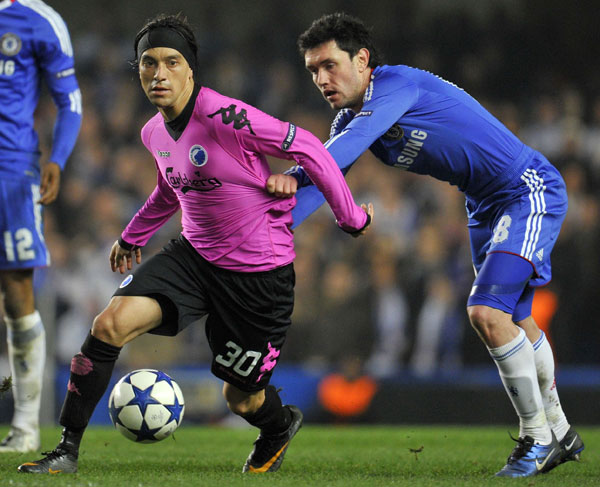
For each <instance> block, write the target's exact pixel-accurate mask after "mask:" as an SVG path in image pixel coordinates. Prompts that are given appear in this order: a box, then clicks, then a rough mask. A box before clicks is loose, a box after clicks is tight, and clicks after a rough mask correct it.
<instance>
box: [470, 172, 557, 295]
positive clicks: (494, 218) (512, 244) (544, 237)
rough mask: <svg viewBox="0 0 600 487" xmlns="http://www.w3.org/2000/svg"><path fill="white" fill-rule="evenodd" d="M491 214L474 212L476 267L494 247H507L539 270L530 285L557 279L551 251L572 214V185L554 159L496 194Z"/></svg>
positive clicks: (472, 232) (497, 249)
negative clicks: (569, 201) (569, 202)
mask: <svg viewBox="0 0 600 487" xmlns="http://www.w3.org/2000/svg"><path fill="white" fill-rule="evenodd" d="M495 198H496V199H495V202H494V205H493V207H491V209H492V210H493V211H487V212H486V216H488V217H487V218H478V216H480V215H478V214H472V215H470V216H469V224H468V227H469V238H470V240H471V254H472V257H473V266H474V267H475V270H476V272H479V270H480V269H481V266H482V265H483V262H484V261H485V258H486V256H487V255H488V254H489V253H491V252H507V253H510V254H514V255H518V256H520V257H522V258H524V259H525V260H527V261H528V262H529V263H530V264H531V265H532V266H533V271H534V274H533V276H532V279H531V281H530V282H529V285H530V286H533V287H537V286H542V285H544V284H547V283H548V282H549V281H550V279H551V278H552V270H551V265H550V254H551V252H552V249H553V247H554V244H555V243H556V238H557V237H558V234H559V232H560V227H561V225H562V222H563V220H564V219H565V215H566V213H567V190H566V186H565V183H564V181H563V179H562V177H561V176H560V173H559V172H558V171H557V170H556V169H555V168H554V166H552V165H550V164H549V163H548V164H546V165H543V166H542V167H541V168H539V169H538V170H534V169H526V170H525V171H524V173H523V174H522V175H521V178H520V179H519V180H518V183H515V184H514V185H513V186H512V187H511V188H507V189H505V190H502V191H500V192H498V193H497V194H496V195H495Z"/></svg>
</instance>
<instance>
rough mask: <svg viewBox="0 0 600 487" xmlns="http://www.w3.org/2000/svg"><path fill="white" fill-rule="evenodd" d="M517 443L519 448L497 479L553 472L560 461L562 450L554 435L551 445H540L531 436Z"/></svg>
mask: <svg viewBox="0 0 600 487" xmlns="http://www.w3.org/2000/svg"><path fill="white" fill-rule="evenodd" d="M511 438H512V436H511ZM513 440H514V438H513ZM515 441H516V442H517V446H515V448H514V449H513V451H512V452H511V454H510V456H509V457H508V460H507V461H506V465H505V466H504V467H502V470H500V471H499V472H497V473H496V477H531V476H533V475H537V474H539V473H545V472H548V471H549V470H552V468H554V467H555V466H556V464H557V463H556V462H558V461H559V459H560V455H561V448H560V445H559V444H558V441H556V437H555V436H554V433H552V442H551V443H550V444H549V445H540V444H539V443H536V442H535V440H534V439H533V438H532V437H531V436H525V437H524V438H519V439H518V440H515Z"/></svg>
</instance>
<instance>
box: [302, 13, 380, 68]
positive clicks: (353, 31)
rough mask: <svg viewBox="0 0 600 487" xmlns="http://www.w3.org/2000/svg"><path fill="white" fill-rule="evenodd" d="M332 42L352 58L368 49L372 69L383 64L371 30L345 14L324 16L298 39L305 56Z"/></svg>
mask: <svg viewBox="0 0 600 487" xmlns="http://www.w3.org/2000/svg"><path fill="white" fill-rule="evenodd" d="M332 40H333V41H335V43H336V44H337V45H338V47H339V48H340V49H341V50H342V51H346V52H347V53H348V54H349V55H350V58H353V57H354V56H356V54H357V53H358V51H360V50H361V49H362V48H363V47H365V48H367V49H368V51H369V53H370V54H371V56H370V57H369V67H371V68H374V67H376V66H379V65H381V64H383V60H382V57H381V54H380V53H379V50H378V49H377V48H376V47H375V43H374V42H373V38H372V36H371V30H370V29H369V28H367V26H365V24H364V23H363V22H362V20H359V19H357V18H356V17H352V16H350V15H348V14H346V13H344V12H336V13H333V14H327V15H323V16H322V17H321V18H319V19H317V20H315V21H314V22H313V23H312V24H311V26H310V27H309V28H308V29H307V30H306V31H305V32H303V33H302V34H301V35H300V37H298V49H299V50H300V54H302V56H304V54H305V53H306V51H308V50H309V49H313V48H315V47H317V46H320V45H321V44H323V43H325V42H328V41H332Z"/></svg>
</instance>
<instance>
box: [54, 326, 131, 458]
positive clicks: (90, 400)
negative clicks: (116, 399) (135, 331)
mask: <svg viewBox="0 0 600 487" xmlns="http://www.w3.org/2000/svg"><path fill="white" fill-rule="evenodd" d="M120 351H121V347H115V346H114V345H110V344H109V343H106V342H103V341H102V340H98V339H97V338H96V337H94V336H92V334H91V333H90V334H89V335H88V337H87V338H86V340H85V342H83V345H82V346H81V353H78V354H77V355H75V356H74V357H73V360H72V361H71V376H70V378H69V384H68V386H67V396H66V397H65V402H64V404H63V407H62V411H61V413H60V424H61V425H62V426H65V429H64V432H63V436H65V435H64V433H67V437H68V438H72V439H73V441H74V442H75V443H76V444H77V447H78V446H79V442H80V441H81V436H82V435H83V430H84V429H85V427H86V426H87V424H88V422H89V420H90V418H91V416H92V413H93V412H94V409H95V408H96V404H98V401H100V399H101V398H102V395H103V394H104V392H105V391H106V388H107V387H108V383H109V381H110V376H111V375H112V371H113V368H114V366H115V362H116V361H117V358H119V352H120ZM79 433H81V434H79Z"/></svg>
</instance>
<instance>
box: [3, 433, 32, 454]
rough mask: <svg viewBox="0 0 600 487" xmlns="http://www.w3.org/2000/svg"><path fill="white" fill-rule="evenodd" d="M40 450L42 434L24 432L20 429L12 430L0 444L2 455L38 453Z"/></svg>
mask: <svg viewBox="0 0 600 487" xmlns="http://www.w3.org/2000/svg"><path fill="white" fill-rule="evenodd" d="M39 448H40V432H39V430H36V431H35V432H28V431H23V430H22V429H19V428H14V427H13V428H11V430H10V431H9V432H8V435H6V438H4V439H3V440H2V441H1V442H0V453H7V452H19V453H27V452H32V451H36V450H38V449H39Z"/></svg>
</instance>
